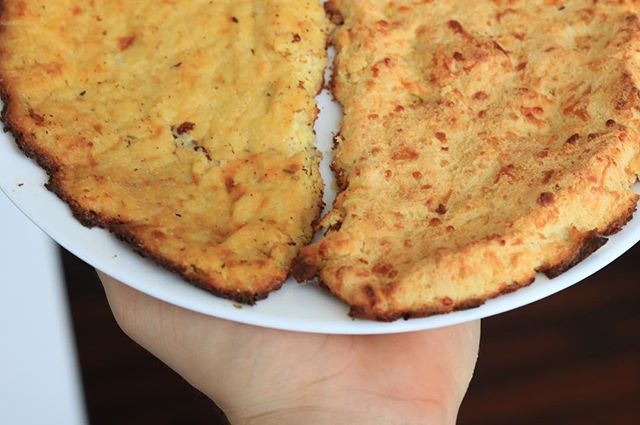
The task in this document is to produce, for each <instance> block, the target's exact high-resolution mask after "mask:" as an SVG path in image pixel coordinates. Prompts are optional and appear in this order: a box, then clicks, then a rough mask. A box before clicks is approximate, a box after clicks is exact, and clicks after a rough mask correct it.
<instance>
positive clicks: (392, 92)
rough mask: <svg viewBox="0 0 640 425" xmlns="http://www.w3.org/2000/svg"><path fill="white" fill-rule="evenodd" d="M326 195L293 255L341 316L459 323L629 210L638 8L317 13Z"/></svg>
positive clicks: (594, 240)
mask: <svg viewBox="0 0 640 425" xmlns="http://www.w3.org/2000/svg"><path fill="white" fill-rule="evenodd" d="M329 10H330V15H331V16H332V20H333V21H334V22H344V24H343V25H342V26H341V27H340V28H339V29H338V30H337V33H336V34H335V36H334V38H333V42H334V44H335V45H336V47H337V49H338V56H337V59H336V76H335V80H334V82H333V83H334V84H333V89H334V93H335V95H336V97H337V99H338V101H339V102H340V103H341V104H342V105H343V107H344V113H345V116H344V121H343V123H342V129H341V133H340V135H339V136H338V137H337V147H336V149H335V162H334V167H335V169H336V172H337V174H338V177H339V180H340V183H341V187H342V189H343V191H342V192H341V193H340V194H339V196H338V199H337V201H336V204H335V206H334V209H333V210H332V211H331V213H330V214H329V215H328V216H327V217H325V218H324V219H323V221H322V224H323V226H324V227H325V228H330V229H331V230H329V232H328V234H327V235H326V237H325V238H324V239H323V240H321V241H320V242H318V243H315V244H313V245H311V246H309V247H306V248H304V249H303V250H302V253H301V257H300V259H299V261H298V264H297V266H296V272H297V274H298V275H299V276H301V277H306V278H308V277H311V276H314V275H315V276H318V277H319V278H320V280H321V282H322V284H323V285H324V286H326V287H327V288H328V289H329V290H330V291H331V292H332V293H334V294H335V295H337V296H338V297H340V298H341V299H343V300H345V301H346V302H347V303H349V304H350V305H351V306H352V314H353V315H356V316H361V317H369V318H376V319H381V320H393V319H396V318H398V317H411V316H422V315H428V314H434V313H441V312H448V311H452V310H455V309H460V308H468V307H472V306H476V305H478V304H481V303H482V302H484V300H486V299H487V298H490V297H493V296H496V295H498V294H501V293H505V292H509V291H512V290H515V289H517V288H518V287H520V286H522V285H526V284H528V283H530V282H531V281H532V280H533V279H534V277H535V273H536V271H550V273H551V274H557V273H559V272H562V271H563V270H565V269H566V268H567V267H570V266H572V265H573V264H575V262H577V261H579V260H581V259H582V258H583V257H584V256H585V255H588V254H590V253H591V252H592V251H593V250H595V249H597V248H598V247H599V246H600V245H601V244H602V242H603V241H602V239H601V235H603V234H608V233H611V232H613V231H615V230H618V229H619V228H620V226H622V225H623V224H624V223H625V222H626V220H628V219H629V218H630V216H631V214H632V213H633V211H634V210H635V206H636V201H637V199H638V197H637V196H636V195H635V194H634V193H633V192H632V191H631V190H630V189H629V186H630V184H632V183H633V182H634V181H636V178H637V177H636V175H637V172H638V166H637V165H638V163H637V157H638V153H639V152H640V144H639V141H640V138H639V134H638V124H639V121H638V117H639V115H638V110H639V106H640V103H639V100H640V99H639V91H638V78H639V77H640V74H639V70H640V68H639V67H638V64H639V60H640V43H639V38H638V34H639V31H640V20H639V18H638V14H637V13H638V11H639V10H640V5H638V3H637V2H630V1H598V2H593V1H586V0H584V1H567V2H559V1H549V0H545V1H517V0H513V1H476V0H467V1H438V0H433V1H409V0H399V1H394V2H388V1H361V0H332V1H331V2H330V5H329Z"/></svg>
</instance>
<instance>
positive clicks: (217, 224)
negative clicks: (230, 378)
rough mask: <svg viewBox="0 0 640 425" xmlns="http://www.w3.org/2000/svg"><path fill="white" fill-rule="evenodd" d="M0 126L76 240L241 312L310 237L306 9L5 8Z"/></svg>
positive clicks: (315, 63)
mask: <svg viewBox="0 0 640 425" xmlns="http://www.w3.org/2000/svg"><path fill="white" fill-rule="evenodd" d="M2 7H3V12H2V17H1V20H0V27H1V34H0V78H1V80H2V91H3V94H4V97H5V101H6V104H7V105H6V106H7V110H6V114H5V122H6V124H7V125H8V126H9V128H10V129H11V130H12V131H13V133H14V134H15V136H16V139H17V141H18V142H19V144H20V145H21V147H22V148H23V149H24V150H25V152H27V153H28V154H29V155H31V156H33V157H35V158H36V159H37V160H38V161H39V163H40V164H41V165H43V166H44V167H45V168H46V169H47V171H48V172H49V173H50V174H51V183H50V187H51V188H52V189H53V190H55V191H56V192H57V193H58V194H59V195H60V196H61V197H62V198H63V199H65V200H66V201H67V202H68V203H69V204H70V205H71V207H72V209H73V211H74V213H75V214H76V216H78V218H80V219H81V220H82V221H83V222H84V223H85V224H87V225H100V226H104V227H107V228H109V229H110V230H111V231H113V232H115V233H116V234H117V235H119V236H120V237H121V238H123V239H125V240H127V241H129V242H131V243H132V244H133V245H134V247H135V248H136V249H137V250H139V251H140V252H142V253H144V254H145V255H149V256H152V257H153V258H154V259H156V260H157V261H158V262H160V263H161V264H163V265H165V266H166V267H168V268H170V269H172V270H175V271H177V272H179V273H180V274H182V275H183V276H184V277H185V278H187V279H189V280H192V281H194V282H195V283H197V284H199V285H201V286H203V287H205V288H206V289H209V290H211V291H213V292H215V293H218V294H221V295H224V296H227V297H230V298H233V299H236V300H239V301H247V302H252V301H254V300H255V299H257V298H262V297H264V296H266V295H267V293H268V292H269V291H270V290H273V289H275V288H277V287H278V286H279V285H280V284H281V282H282V281H283V280H284V279H285V278H286V276H287V272H288V269H289V266H290V262H291V260H292V258H293V257H294V256H295V255H296V253H297V251H298V248H299V247H300V246H302V245H303V244H305V243H306V242H307V241H308V240H309V239H310V237H311V222H312V221H313V220H314V219H315V218H316V217H317V216H318V213H319V206H320V203H321V191H322V182H321V179H320V176H319V172H318V156H317V154H316V151H315V148H314V134H313V128H312V127H313V122H314V119H315V116H316V107H315V104H314V96H315V94H316V93H317V92H318V90H319V89H320V87H321V83H322V72H323V68H324V65H325V45H326V40H327V37H328V32H329V22H328V20H327V19H326V17H325V15H324V12H323V10H322V7H321V6H320V4H319V3H318V2H317V1H316V0H303V1H294V0H267V1H261V2H250V1H231V0H228V1H215V2H211V1H204V0H188V1H169V0H166V1H91V2H84V1H70V0H66V1H62V0H61V1H58V0H56V1H43V0H28V1H17V0H16V1H13V0H5V1H3V2H2Z"/></svg>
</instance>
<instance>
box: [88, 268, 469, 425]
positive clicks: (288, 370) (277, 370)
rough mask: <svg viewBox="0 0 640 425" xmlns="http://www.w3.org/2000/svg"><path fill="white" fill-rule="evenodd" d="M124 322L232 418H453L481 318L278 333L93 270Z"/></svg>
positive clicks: (241, 422) (393, 423)
mask: <svg viewBox="0 0 640 425" xmlns="http://www.w3.org/2000/svg"><path fill="white" fill-rule="evenodd" d="M98 274H99V275H100V278H101V280H102V282H103V285H104V288H105V292H106V294H107V298H108V300H109V304H110V306H111V310H112V311H113V314H114V316H115V318H116V320H117V322H118V324H119V325H120V327H121V328H122V330H123V331H124V332H125V333H126V334H127V335H128V336H129V337H131V338H132V339H133V340H134V341H136V342H137V343H138V344H140V345H141V346H142V347H144V348H145V349H147V350H148V351H150V352H151V353H152V354H154V355H155V356H156V357H158V358H159V359H160V360H161V361H163V362H164V363H166V364H167V365H169V366H170V367H171V368H172V369H173V370H175V371H176V372H177V373H178V374H180V375H181V376H182V377H183V378H185V379H186V380H187V381H188V382H189V383H190V384H191V385H193V386H194V387H196V388H197V389H199V390H200V391H202V392H203V393H204V394H206V395H207V396H208V397H210V398H211V399H212V400H214V401H215V402H216V403H217V404H218V405H219V406H220V408H222V409H223V410H224V412H225V413H226V414H227V416H228V418H229V421H230V422H231V424H233V425H271V424H274V425H275V424H278V425H289V424H291V425H293V424H295V425H299V424H305V425H325V424H327V425H329V424H331V425H336V424H350V425H359V424H367V425H377V424H380V425H418V424H420V425H423V424H424V425H453V424H455V423H456V417H457V414H458V409H459V407H460V403H461V402H462V399H463V397H464V395H465V393H466V391H467V388H468V385H469V382H470V380H471V376H472V374H473V369H474V367H475V363H476V358H477V355H478V344H479V339H480V323H479V322H473V323H467V324H464V325H458V326H453V327H448V328H441V329H436V330H431V331H421V332H412V333H404V334H393V335H372V336H350V335H346V336H343V335H320V334H304V333H296V332H285V331H278V330H273V329H266V328H260V327H254V326H247V325H243V324H238V323H234V322H229V321H226V320H222V319H216V318H213V317H209V316H205V315H202V314H198V313H195V312H192V311H189V310H185V309H182V308H180V307H176V306H173V305H171V304H168V303H165V302H163V301H160V300H157V299H155V298H152V297H149V296H147V295H145V294H142V293H141V292H138V291H136V290H134V289H132V288H130V287H128V286H125V285H124V284H122V283H119V282H117V281H116V280H114V279H112V278H111V277H109V276H106V275H104V274H102V273H98Z"/></svg>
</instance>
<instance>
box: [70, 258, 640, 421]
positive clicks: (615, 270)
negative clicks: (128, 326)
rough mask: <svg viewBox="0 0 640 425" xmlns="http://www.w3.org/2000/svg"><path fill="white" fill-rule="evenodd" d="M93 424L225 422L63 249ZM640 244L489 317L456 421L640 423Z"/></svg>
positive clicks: (88, 271) (85, 268)
mask: <svg viewBox="0 0 640 425" xmlns="http://www.w3.org/2000/svg"><path fill="white" fill-rule="evenodd" d="M63 258H64V265H65V272H66V275H67V289H68V293H69V299H70V305H71V311H72V317H73V325H74V331H75V335H76V343H77V349H78V355H79V359H80V364H81V370H82V378H83V384H84V390H85V397H86V402H87V409H88V412H89V418H90V421H91V424H94V425H100V424H115V423H117V424H140V423H153V424H156V425H163V424H180V425H188V424H205V423H206V424H214V425H217V424H226V423H227V422H226V420H225V419H224V416H223V415H222V414H221V413H220V412H219V411H218V410H216V409H215V407H214V406H213V404H212V403H211V402H210V401H209V400H208V399H207V398H206V397H205V396H204V395H202V394H200V393H199V392H198V391H196V390H194V389H193V388H191V387H190V386H189V385H188V384H187V383H186V382H185V381H183V380H182V379H181V378H180V377H179V376H178V375H176V374H175V373H173V372H172V371H171V370H170V369H169V368H168V367H166V366H165V365H164V364H162V363H161V362H160V361H159V360H157V359H155V358H154V357H153V356H151V355H150V354H148V353H147V352H146V351H144V350H143V349H142V348H140V347H139V346H138V345H136V344H135V343H134V342H132V341H131V340H129V339H128V338H127V337H126V336H125V335H124V334H123V333H122V332H121V331H120V329H119V328H118V327H117V325H116V323H115V321H114V320H113V317H112V316H111V313H110V310H109V306H108V304H107V302H106V299H105V296H104V293H103V291H102V286H101V285H100V284H99V282H98V280H97V277H96V276H95V273H94V271H93V269H92V268H91V267H89V266H87V265H86V264H84V263H82V262H81V261H80V260H78V259H77V258H75V257H74V256H72V255H71V254H69V253H67V252H64V253H63ZM639 260H640V246H637V247H636V248H634V249H632V250H631V251H629V252H628V253H627V254H625V255H624V256H623V257H621V258H620V259H618V260H617V261H616V262H615V263H613V264H611V265H609V266H608V267H606V268H605V269H604V270H602V271H600V272H599V273H597V274H596V275H594V276H592V277H591V278H589V279H587V280H585V281H583V282H581V283H580V284H578V285H575V286H573V287H572V288H569V289H567V290H566V291H564V292H561V293H560V294H557V295H554V296H552V297H550V298H547V299H546V300H542V301H539V302H537V303H535V304H533V305H529V306H527V307H523V308H520V309H518V310H516V311H513V312H510V313H505V314H502V315H499V316H497V317H493V318H489V319H486V320H484V321H483V335H482V343H481V347H480V358H479V361H478V367H477V369H476V375H475V377H474V380H473V382H472V384H471V388H470V389H469V393H468V395H467V398H466V400H465V402H464V404H463V406H462V410H461V413H460V419H459V422H458V423H459V425H513V424H518V425H534V424H536V425H537V424H552V425H598V424H606V425H637V424H640V308H639V307H640V279H638V277H637V271H638V270H639V267H638V263H639Z"/></svg>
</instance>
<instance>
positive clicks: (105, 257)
mask: <svg viewBox="0 0 640 425" xmlns="http://www.w3.org/2000/svg"><path fill="white" fill-rule="evenodd" d="M327 72H330V71H329V70H328V71H327ZM327 81H328V80H327ZM318 104H319V106H320V117H319V119H318V122H317V123H316V133H317V136H318V145H319V149H320V150H321V151H322V152H323V153H324V154H325V158H324V160H323V162H322V166H321V171H322V172H323V176H324V177H325V183H326V189H325V202H326V203H327V204H328V205H331V203H332V201H333V198H334V196H335V190H334V187H335V183H334V181H333V176H332V174H331V172H330V171H329V164H330V161H331V158H330V151H331V145H332V139H333V135H334V133H335V131H336V129H337V127H338V122H339V120H340V115H341V112H340V108H339V106H338V105H337V104H335V103H334V102H333V101H332V99H331V96H330V95H329V94H328V93H327V92H326V91H324V92H322V93H321V94H320V95H319V96H318ZM0 170H1V172H0V189H2V191H3V192H4V193H5V194H6V195H7V196H8V197H9V198H10V199H11V200H12V201H13V202H14V203H15V204H16V206H18V208H19V209H20V210H22V212H24V213H25V214H26V215H27V216H28V217H29V218H30V219H31V220H32V221H33V222H34V223H35V224H36V225H38V226H39V227H40V228H41V229H42V230H44V231H45V232H46V233H47V234H49V236H51V237H52V238H53V239H55V240H56V241H57V242H58V243H59V244H60V245H62V246H63V247H65V248H66V249H67V250H69V251H71V252H72V253H74V254H75V255H77V256H78V257H80V258H81V259H83V260H84V261H86V262H87V263H89V264H91V265H93V266H94V267H96V268H98V269H101V270H103V271H104V272H106V273H108V274H109V275H111V276H113V277H115V278H116V279H118V280H120V281H122V282H124V283H126V284H127V285H130V286H131V287H133V288H135V289H137V290H139V291H142V292H144V293H146V294H148V295H151V296H153V297H156V298H159V299H161V300H164V301H166V302H169V303H172V304H175V305H178V306H181V307H184V308H187V309H190V310H194V311H197V312H200V313H204V314H208V315H211V316H215V317H220V318H223V319H228V320H233V321H236V322H242V323H247V324H251V325H258V326H264V327H270V328H277V329H285V330H291V331H303V332H317V333H330V334H383V333H397V332H408V331H414V330H422V329H432V328H438V327H442V326H448V325H453V324H457V323H463V322H467V321H470V320H474V319H479V318H483V317H488V316H492V315H495V314H498V313H502V312H505V311H508V310H512V309H514V308H517V307H521V306H524V305H526V304H529V303H532V302H534V301H537V300H540V299H542V298H545V297H547V296H549V295H552V294H554V293H556V292H558V291H561V290H563V289H565V288H567V287H569V286H571V285H573V284H575V283H577V282H579V281H581V280H583V279H584V278H586V277H587V276H589V275H591V274H593V273H595V272H597V271H598V270H600V269H601V268H603V267H604V266H606V265H607V264H609V263H611V262H612V261H613V260H615V259H616V258H618V257H619V256H620V255H622V254H623V253H624V252H625V251H627V250H628V249H629V248H631V247H632V246H633V245H634V244H635V243H636V242H638V240H640V218H637V217H636V218H634V219H633V220H632V221H631V222H630V223H628V224H627V225H626V226H625V228H624V230H623V231H622V232H620V233H619V234H617V235H615V236H613V237H611V238H610V240H609V243H607V244H606V245H605V246H604V247H602V248H601V249H600V250H598V251H597V252H596V253H594V254H592V255H591V256H590V257H588V258H587V259H586V260H584V261H583V262H581V263H580V264H579V265H577V266H576V267H574V268H573V269H571V270H569V271H567V272H566V273H564V274H562V275H561V276H559V277H557V278H555V279H553V280H549V279H547V278H546V277H545V276H543V275H540V276H538V278H537V279H536V281H535V282H534V283H533V284H532V285H530V286H528V287H526V288H522V289H520V290H518V291H516V292H514V293H511V294H507V295H502V296H500V297H498V298H496V299H493V300H489V301H488V302H487V303H485V304H484V305H482V306H480V307H477V308H474V309H470V310H464V311H458V312H454V313H449V314H445V315H438V316H432V317H427V318H422V319H411V320H406V321H405V320H399V321H396V322H393V323H378V322H371V321H364V320H353V319H351V318H349V316H348V315H347V313H348V308H347V307H346V305H344V304H342V303H341V302H339V301H337V300H335V299H333V298H332V297H330V296H329V295H327V294H326V293H325V292H324V291H323V290H321V289H319V288H318V287H316V286H315V285H298V284H296V283H295V282H294V281H293V279H289V281H287V283H286V284H285V285H284V286H283V288H282V289H280V290H279V291H277V292H275V293H273V294H271V295H270V296H269V298H268V299H266V300H264V301H260V302H259V303H258V304H257V305H256V306H252V307H250V306H242V307H239V306H238V304H235V303H233V302H232V301H229V300H224V299H221V298H217V297H215V296H213V295H211V294H209V293H207V292H205V291H203V290H201V289H198V288H196V287H194V286H192V285H190V284H188V283H186V282H185V281H183V280H182V279H181V278H180V277H179V276H177V275H175V274H172V273H169V272H167V271H165V270H164V269H162V268H160V267H159V266H157V265H156V264H155V263H153V262H152V261H150V260H147V259H144V258H142V257H140V256H139V255H138V254H136V253H134V252H133V251H132V250H131V249H130V248H129V247H128V246H127V245H125V244H124V243H122V242H120V241H118V240H116V238H115V237H113V236H111V235H110V234H109V233H107V232H106V231H104V230H102V229H88V228H86V227H83V226H82V225H81V224H80V223H79V222H78V221H76V220H75V219H74V218H73V216H72V215H71V213H70V210H69V208H68V207H67V206H66V204H65V203H64V202H62V201H61V200H60V199H59V198H58V197H57V196H56V195H54V194H53V193H51V192H49V191H47V190H46V189H45V187H44V183H45V182H46V181H47V176H46V174H45V173H44V171H42V170H41V169H40V168H39V167H38V166H37V165H36V164H35V163H34V162H32V161H31V160H29V159H27V158H25V157H24V155H23V154H22V153H21V152H20V151H19V150H18V148H17V147H16V145H15V143H14V142H13V140H12V137H11V136H10V135H9V134H3V135H0ZM635 189H636V191H638V190H639V189H640V186H639V185H636V187H635Z"/></svg>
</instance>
